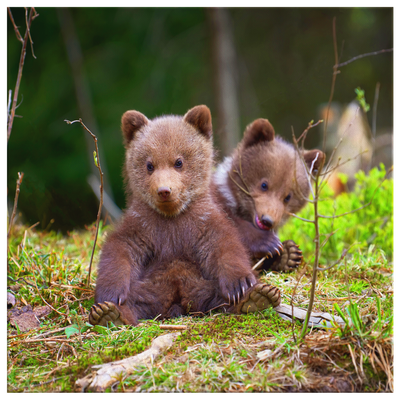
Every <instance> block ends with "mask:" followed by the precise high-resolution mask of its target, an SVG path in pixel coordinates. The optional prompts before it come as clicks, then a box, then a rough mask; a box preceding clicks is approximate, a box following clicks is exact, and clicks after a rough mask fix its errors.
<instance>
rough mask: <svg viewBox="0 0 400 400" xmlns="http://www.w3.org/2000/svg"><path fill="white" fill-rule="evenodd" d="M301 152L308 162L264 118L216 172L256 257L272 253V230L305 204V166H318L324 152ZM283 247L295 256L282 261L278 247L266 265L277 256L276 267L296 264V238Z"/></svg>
mask: <svg viewBox="0 0 400 400" xmlns="http://www.w3.org/2000/svg"><path fill="white" fill-rule="evenodd" d="M302 156H303V158H304V161H305V165H304V163H303V161H302V160H301V158H300V157H299V155H298V154H297V151H296V149H295V148H294V146H293V145H292V144H289V143H288V142H286V141H284V140H283V139H282V138H280V137H279V136H275V131H274V128H273V127H272V125H271V124H270V122H269V121H268V120H267V119H261V118H260V119H257V120H255V121H254V122H253V123H251V124H250V125H249V126H248V127H247V128H246V130H245V132H244V135H243V139H242V141H241V142H240V143H239V145H238V146H237V148H236V149H235V150H234V152H233V154H232V156H230V157H227V158H225V160H224V161H223V162H222V163H221V164H220V165H219V166H218V169H217V171H216V172H215V174H214V176H213V188H214V190H213V192H214V195H215V197H216V198H217V199H218V201H219V202H220V203H221V204H223V206H224V209H225V211H226V212H227V213H228V215H229V216H230V217H231V218H232V219H233V220H234V221H235V223H236V225H237V226H238V228H239V231H240V232H241V236H242V242H243V243H244V244H245V246H246V248H247V249H249V251H250V253H251V254H252V255H253V257H254V258H255V259H257V258H261V257H263V256H265V255H268V254H269V255H273V254H274V251H273V249H274V247H275V250H276V240H277V238H276V237H275V235H274V234H273V232H276V231H277V230H278V228H279V227H280V226H282V225H283V224H284V222H285V221H286V220H287V218H288V217H289V214H290V213H296V212H298V211H299V210H300V209H301V208H302V207H303V206H304V205H305V204H306V201H307V200H306V199H307V197H308V196H309V194H310V182H309V178H308V174H307V171H306V170H305V168H307V169H308V170H309V171H310V169H312V172H313V171H314V172H315V171H317V170H318V169H319V168H321V167H322V166H323V163H324V161H325V154H324V153H323V152H322V151H320V150H310V151H303V153H302ZM285 245H286V246H285ZM284 247H285V251H284V257H290V256H293V260H290V259H287V260H283V261H284V262H282V260H281V259H280V258H279V251H275V257H274V258H275V259H272V260H270V261H269V262H267V263H266V264H264V267H268V266H271V262H272V264H273V263H274V261H278V264H277V269H283V270H290V269H291V267H295V266H296V265H297V263H298V260H299V259H301V253H300V252H299V251H298V250H297V247H296V246H295V245H294V242H293V241H290V242H287V243H284ZM288 251H289V253H290V254H288ZM276 253H278V260H277V259H276V258H277V257H276ZM290 261H291V262H290ZM287 262H289V265H287ZM285 263H286V265H285ZM275 264H276V263H275ZM282 264H283V265H282Z"/></svg>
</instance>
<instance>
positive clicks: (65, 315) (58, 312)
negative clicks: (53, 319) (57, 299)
mask: <svg viewBox="0 0 400 400" xmlns="http://www.w3.org/2000/svg"><path fill="white" fill-rule="evenodd" d="M35 287H36V290H37V292H38V294H39V296H40V298H41V299H42V301H43V303H45V304H46V305H47V306H49V307H50V308H51V309H52V310H53V311H55V312H56V313H57V314H60V315H63V316H64V317H67V316H68V315H67V314H65V313H62V312H60V311H58V310H56V309H55V308H54V307H53V306H52V305H51V304H49V303H48V302H47V301H46V300H45V299H44V298H43V296H42V294H41V293H40V290H39V288H38V287H37V283H36V280H35Z"/></svg>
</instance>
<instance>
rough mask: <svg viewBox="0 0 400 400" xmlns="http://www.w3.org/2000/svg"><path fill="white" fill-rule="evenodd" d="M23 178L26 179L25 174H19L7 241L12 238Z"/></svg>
mask: <svg viewBox="0 0 400 400" xmlns="http://www.w3.org/2000/svg"><path fill="white" fill-rule="evenodd" d="M23 178H24V173H23V172H18V179H17V187H16V189H15V198H14V207H13V211H12V214H11V218H10V224H9V226H8V232H7V239H8V238H9V237H10V233H11V228H12V226H13V222H14V218H15V214H16V213H17V204H18V197H19V192H20V186H21V183H22V179H23Z"/></svg>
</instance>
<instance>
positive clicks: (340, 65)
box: [334, 49, 393, 68]
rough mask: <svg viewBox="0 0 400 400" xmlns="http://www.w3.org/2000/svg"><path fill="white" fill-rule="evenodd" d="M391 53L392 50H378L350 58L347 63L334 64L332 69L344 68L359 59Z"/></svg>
mask: <svg viewBox="0 0 400 400" xmlns="http://www.w3.org/2000/svg"><path fill="white" fill-rule="evenodd" d="M391 51H393V49H383V50H379V51H373V52H371V53H365V54H360V55H358V56H355V57H353V58H351V59H350V60H348V61H345V62H342V63H340V64H337V63H336V65H334V67H336V68H340V67H344V66H345V65H348V64H350V63H352V62H353V61H356V60H359V59H360V58H364V57H369V56H376V55H378V54H381V53H388V52H391Z"/></svg>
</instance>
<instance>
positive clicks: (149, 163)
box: [146, 161, 154, 172]
mask: <svg viewBox="0 0 400 400" xmlns="http://www.w3.org/2000/svg"><path fill="white" fill-rule="evenodd" d="M146 167H147V171H149V172H153V171H154V165H153V164H152V163H151V162H150V161H148V162H147V164H146Z"/></svg>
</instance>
